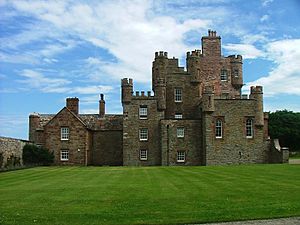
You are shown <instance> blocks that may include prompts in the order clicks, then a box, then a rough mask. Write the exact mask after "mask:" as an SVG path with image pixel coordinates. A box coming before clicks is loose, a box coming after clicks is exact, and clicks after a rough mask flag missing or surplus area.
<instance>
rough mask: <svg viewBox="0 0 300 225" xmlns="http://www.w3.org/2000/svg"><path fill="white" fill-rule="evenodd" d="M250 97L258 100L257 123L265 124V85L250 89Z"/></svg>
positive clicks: (257, 124) (258, 124)
mask: <svg viewBox="0 0 300 225" xmlns="http://www.w3.org/2000/svg"><path fill="white" fill-rule="evenodd" d="M249 98H250V99H255V100H256V115H255V125H256V126H263V125H264V111H263V87H262V86H256V87H255V86H252V87H251V89H250V96H249Z"/></svg>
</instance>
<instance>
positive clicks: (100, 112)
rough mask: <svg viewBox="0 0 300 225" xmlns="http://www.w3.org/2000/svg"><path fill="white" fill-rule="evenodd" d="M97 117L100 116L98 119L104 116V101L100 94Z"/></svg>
mask: <svg viewBox="0 0 300 225" xmlns="http://www.w3.org/2000/svg"><path fill="white" fill-rule="evenodd" d="M99 115H100V117H104V115H105V101H104V95H103V94H100V100H99Z"/></svg>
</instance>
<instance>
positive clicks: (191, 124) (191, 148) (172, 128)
mask: <svg viewBox="0 0 300 225" xmlns="http://www.w3.org/2000/svg"><path fill="white" fill-rule="evenodd" d="M177 128H184V136H183V137H177ZM160 133H161V152H162V165H165V166H166V165H203V161H204V160H203V154H202V152H203V151H202V139H201V137H202V132H201V120H162V121H161V132H160ZM178 151H183V152H185V161H184V162H177V153H178Z"/></svg>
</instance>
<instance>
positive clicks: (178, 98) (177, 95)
mask: <svg viewBox="0 0 300 225" xmlns="http://www.w3.org/2000/svg"><path fill="white" fill-rule="evenodd" d="M174 95H175V96H174V97H175V102H182V89H181V88H175V90H174Z"/></svg>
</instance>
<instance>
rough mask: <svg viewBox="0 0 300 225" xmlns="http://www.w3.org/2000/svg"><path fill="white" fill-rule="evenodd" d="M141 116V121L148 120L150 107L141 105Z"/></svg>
mask: <svg viewBox="0 0 300 225" xmlns="http://www.w3.org/2000/svg"><path fill="white" fill-rule="evenodd" d="M139 116H140V119H141V120H144V119H147V116H148V107H147V106H146V105H141V106H140V109H139Z"/></svg>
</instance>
